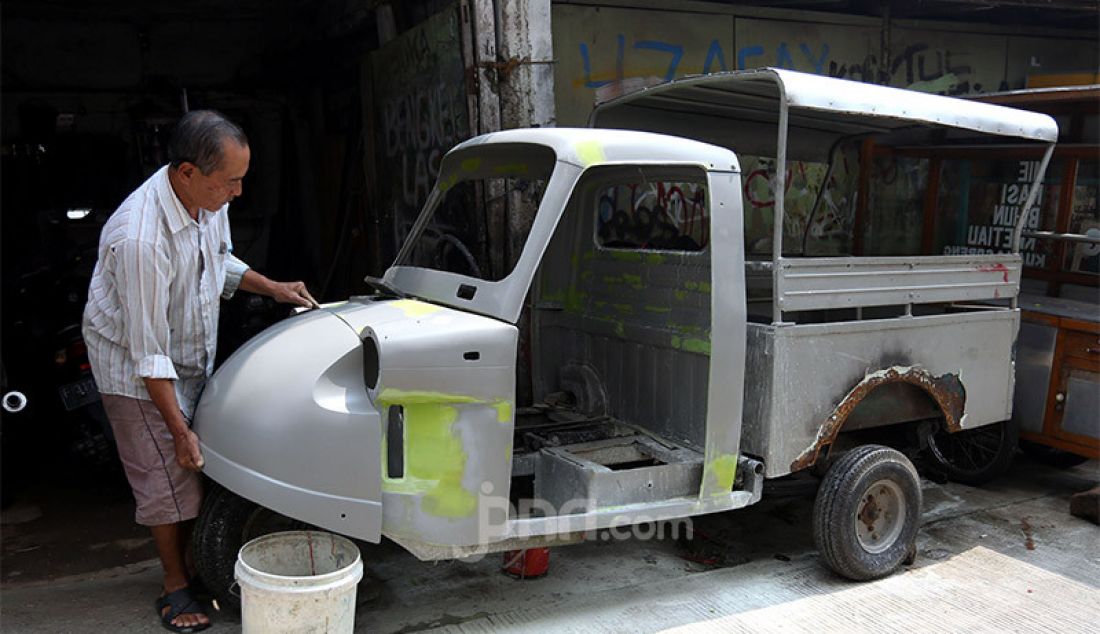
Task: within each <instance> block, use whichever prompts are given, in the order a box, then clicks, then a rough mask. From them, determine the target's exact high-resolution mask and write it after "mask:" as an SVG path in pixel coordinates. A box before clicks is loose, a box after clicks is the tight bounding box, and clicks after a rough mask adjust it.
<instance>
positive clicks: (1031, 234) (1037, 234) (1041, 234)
mask: <svg viewBox="0 0 1100 634" xmlns="http://www.w3.org/2000/svg"><path fill="white" fill-rule="evenodd" d="M1021 235H1023V237H1025V238H1038V239H1039V240H1062V241H1065V242H1083V243H1085V244H1100V237H1096V236H1086V235H1082V234H1080V233H1055V232H1054V231H1025V232H1023V234H1021Z"/></svg>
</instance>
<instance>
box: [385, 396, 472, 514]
mask: <svg viewBox="0 0 1100 634" xmlns="http://www.w3.org/2000/svg"><path fill="white" fill-rule="evenodd" d="M441 397H442V398H444V399H446V400H445V401H442V402H441V400H440V399H441ZM466 398H467V399H468V401H459V402H473V401H475V400H476V399H472V398H470V397H466ZM391 399H392V400H391ZM455 402H456V401H454V400H452V399H451V398H450V396H449V395H446V394H439V393H433V392H408V391H402V390H383V391H382V394H380V395H379V404H381V405H383V406H384V407H388V406H391V405H401V406H402V407H403V408H404V411H405V425H404V427H405V477H403V478H396V479H391V478H386V477H383V480H382V488H383V490H385V491H389V492H395V493H418V494H421V498H420V508H421V509H422V510H423V511H424V512H425V513H429V514H431V515H438V516H441V517H466V516H468V515H470V514H472V513H473V512H474V511H475V510H477V496H475V495H474V494H473V493H471V492H470V491H467V490H466V489H464V488H462V476H463V474H464V473H465V471H466V460H467V455H466V451H465V449H464V448H463V447H462V439H461V438H460V437H459V436H458V435H457V434H455V433H454V430H453V428H452V427H453V425H454V422H455V421H456V420H458V410H457V409H455V407H454V406H453V405H452V403H455Z"/></svg>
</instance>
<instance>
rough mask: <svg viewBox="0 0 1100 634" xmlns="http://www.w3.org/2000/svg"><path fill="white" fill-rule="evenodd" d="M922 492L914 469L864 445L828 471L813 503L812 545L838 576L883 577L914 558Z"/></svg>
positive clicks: (897, 454) (878, 448) (901, 459)
mask: <svg viewBox="0 0 1100 634" xmlns="http://www.w3.org/2000/svg"><path fill="white" fill-rule="evenodd" d="M920 512H921V488H920V479H919V478H918V476H917V470H916V469H915V468H914V467H913V463H911V462H910V461H909V459H908V458H906V457H905V456H904V455H902V454H901V453H900V452H898V451H896V450H894V449H890V448H889V447H883V446H881V445H863V446H861V447H857V448H855V449H853V450H851V451H849V452H848V453H846V454H844V455H843V456H841V457H840V459H839V460H837V461H836V462H834V463H833V465H832V466H831V467H829V470H828V472H826V474H825V479H824V480H823V481H822V483H821V488H820V489H818V492H817V500H816V501H815V502H814V512H813V526H814V542H815V543H816V544H817V548H818V550H819V551H821V555H822V557H824V558H825V563H826V564H827V565H828V566H829V568H831V569H832V570H833V571H834V572H836V573H837V574H839V575H841V576H844V577H847V578H849V579H854V580H856V581H865V580H869V579H877V578H879V577H885V576H886V575H889V574H890V573H892V572H894V571H895V570H897V569H898V567H899V566H901V565H902V563H904V562H905V561H906V560H907V559H910V558H911V556H912V554H913V553H914V552H916V538H917V529H918V528H920Z"/></svg>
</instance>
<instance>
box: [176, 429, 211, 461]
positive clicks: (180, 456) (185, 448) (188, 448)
mask: <svg viewBox="0 0 1100 634" xmlns="http://www.w3.org/2000/svg"><path fill="white" fill-rule="evenodd" d="M172 439H173V440H174V441H175V444H176V462H178V463H179V465H180V466H181V467H183V468H184V469H187V470H189V471H199V470H200V469H202V465H203V463H204V462H205V461H204V460H203V459H202V449H200V448H199V437H198V436H197V435H196V434H195V432H193V431H191V430H190V429H187V430H184V432H183V433H182V434H179V435H173V436H172Z"/></svg>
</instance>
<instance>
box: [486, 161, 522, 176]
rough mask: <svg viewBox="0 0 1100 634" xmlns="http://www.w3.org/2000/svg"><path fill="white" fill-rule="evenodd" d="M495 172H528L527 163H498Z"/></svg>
mask: <svg viewBox="0 0 1100 634" xmlns="http://www.w3.org/2000/svg"><path fill="white" fill-rule="evenodd" d="M493 172H494V173H496V174H526V173H527V164H526V163H512V164H509V165H497V166H496V167H494V168H493Z"/></svg>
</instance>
